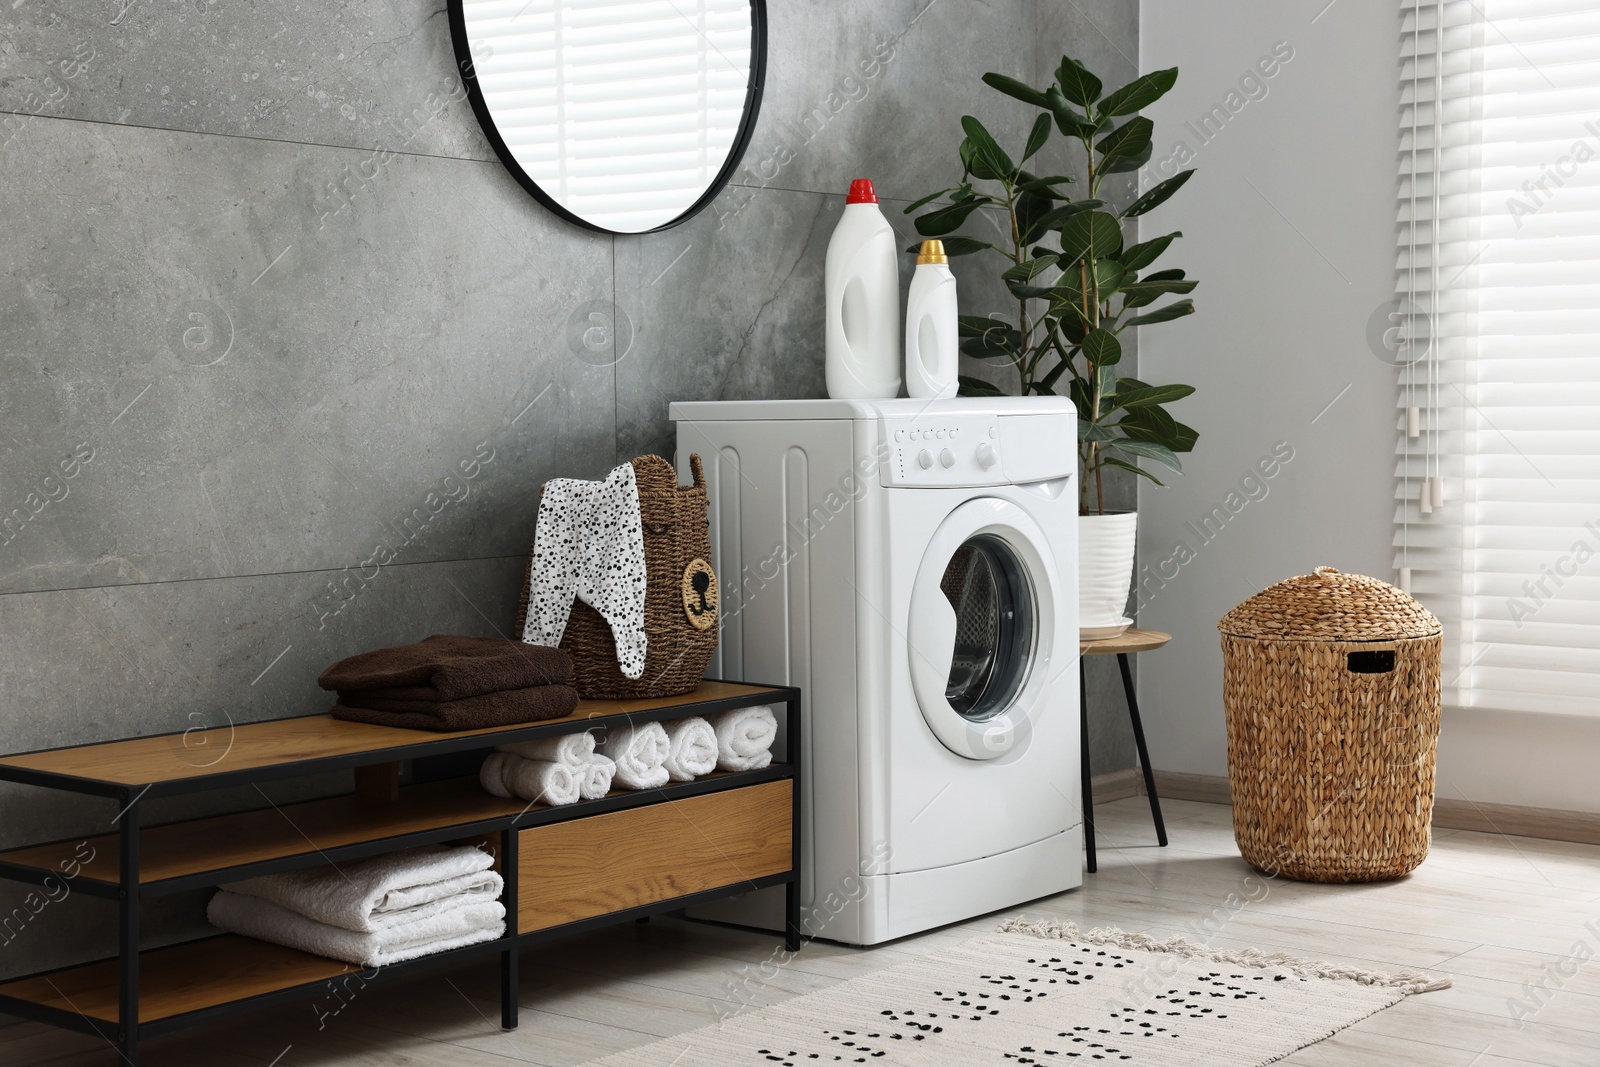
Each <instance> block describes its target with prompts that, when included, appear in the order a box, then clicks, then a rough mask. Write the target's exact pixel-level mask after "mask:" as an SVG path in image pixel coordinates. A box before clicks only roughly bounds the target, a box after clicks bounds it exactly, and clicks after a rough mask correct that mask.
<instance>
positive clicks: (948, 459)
mask: <svg viewBox="0 0 1600 1067" xmlns="http://www.w3.org/2000/svg"><path fill="white" fill-rule="evenodd" d="M955 465H956V454H955V453H954V452H952V451H950V450H949V449H948V448H941V449H939V466H941V467H943V468H945V469H946V470H948V469H950V468H951V467H954V466H955Z"/></svg>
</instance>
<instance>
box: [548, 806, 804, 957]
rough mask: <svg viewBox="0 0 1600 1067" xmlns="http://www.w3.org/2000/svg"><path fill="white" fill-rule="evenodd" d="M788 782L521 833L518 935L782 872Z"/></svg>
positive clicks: (786, 863) (787, 844)
mask: <svg viewBox="0 0 1600 1067" xmlns="http://www.w3.org/2000/svg"><path fill="white" fill-rule="evenodd" d="M793 796H794V783H793V782H792V781H787V780H786V781H781V782H765V783H762V784H761V785H752V786H746V787H744V788H743V789H729V790H727V791H726V792H722V793H709V794H707V795H705V796H698V797H689V798H687V799H685V800H669V801H663V802H662V803H660V804H652V805H650V806H649V807H643V808H632V809H630V810H628V811H613V812H609V813H607V814H605V815H594V816H591V817H590V818H587V819H574V820H572V821H571V822H563V823H554V824H552V825H550V826H538V827H534V828H533V829H531V830H523V831H522V832H521V834H520V837H519V840H518V842H517V849H518V856H519V862H518V865H517V875H518V882H517V887H518V896H519V898H520V899H519V906H518V928H519V930H520V932H522V933H527V932H529V931H531V930H543V929H545V928H547V927H551V926H559V925H561V924H562V923H569V922H576V921H577V920H579V919H588V918H592V917H593V916H596V915H606V914H609V913H611V912H616V911H623V910H625V909H627V908H634V907H638V906H640V905H642V904H653V903H655V902H656V901H661V900H670V899H671V898H673V897H681V896H684V895H686V894H689V893H699V892H701V891H703V890H707V889H719V888H721V887H723V886H730V885H735V884H737V883H739V882H746V881H749V880H750V879H753V878H761V877H764V876H766V875H769V874H782V873H783V872H785V871H787V870H789V868H790V860H791V857H792V851H791V849H792V829H793V822H792V819H793V810H794V809H793V803H792V800H793Z"/></svg>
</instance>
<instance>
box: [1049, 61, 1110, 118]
mask: <svg viewBox="0 0 1600 1067" xmlns="http://www.w3.org/2000/svg"><path fill="white" fill-rule="evenodd" d="M1056 84H1057V85H1059V86H1061V95H1063V96H1065V97H1066V98H1067V99H1068V100H1070V101H1072V102H1073V103H1074V104H1077V105H1078V106H1079V107H1083V108H1087V107H1089V106H1090V105H1092V104H1093V103H1094V102H1095V101H1096V100H1099V99H1100V79H1099V78H1096V77H1095V76H1094V75H1093V74H1090V73H1089V69H1088V68H1087V67H1085V66H1084V65H1083V64H1082V63H1080V62H1078V61H1077V60H1076V59H1068V58H1067V57H1066V56H1062V57H1061V66H1060V67H1058V68H1057V69H1056Z"/></svg>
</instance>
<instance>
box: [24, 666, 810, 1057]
mask: <svg viewBox="0 0 1600 1067" xmlns="http://www.w3.org/2000/svg"><path fill="white" fill-rule="evenodd" d="M763 704H784V705H786V707H787V710H788V714H787V724H786V730H785V733H784V738H785V759H786V762H783V763H774V764H772V765H771V766H770V767H767V768H764V769H762V770H757V771H743V772H737V773H721V772H718V773H714V774H711V775H707V776H705V777H701V778H697V779H695V780H694V781H692V782H683V783H671V784H669V785H667V786H664V787H663V788H661V789H654V790H647V791H642V792H633V791H629V790H620V789H619V790H614V791H612V792H611V793H610V794H609V795H608V796H606V797H604V798H602V799H599V800H592V801H583V802H579V803H577V804H571V805H566V806H562V807H547V806H545V805H542V804H529V803H527V802H525V801H522V800H517V799H515V798H513V799H511V800H502V799H499V798H497V797H493V796H490V795H489V794H488V793H487V792H485V791H484V790H483V789H482V788H481V787H480V786H479V785H478V780H477V765H478V763H481V761H482V758H483V756H484V754H485V750H488V749H492V748H493V747H494V746H496V745H503V744H509V743H512V742H516V741H533V740H536V739H539V738H544V737H551V736H554V735H559V734H565V733H576V732H579V731H583V730H592V729H596V728H605V727H620V726H627V725H631V724H635V723H642V722H653V721H659V720H663V719H677V718H683V717H686V716H690V715H707V714H711V713H714V712H718V711H727V710H731V709H734V708H744V707H755V706H759V705H763ZM800 751H801V748H800V692H799V690H797V689H794V688H791V687H786V686H757V685H744V684H739V683H732V682H715V681H708V682H704V683H702V684H701V685H700V687H699V688H698V689H696V690H695V691H694V692H692V693H688V694H685V695H682V696H677V697H668V698H665V699H659V700H591V701H584V702H583V703H582V704H580V705H579V707H578V709H577V711H576V712H574V713H573V714H572V715H569V716H566V717H564V718H560V719H547V720H545V721H543V722H537V723H525V724H521V725H517V726H509V727H502V728H495V729H487V730H470V731H461V732H457V733H448V734H445V733H438V734H435V733H426V732H422V731H417V730H403V729H395V728H391V727H383V726H371V725H367V724H365V723H354V722H343V721H341V720H338V719H334V718H331V717H329V716H326V715H318V716H312V717H309V718H300V719H282V720H277V721H272V722H261V723H252V724H249V725H245V726H238V727H223V728H220V729H216V730H207V731H191V732H190V733H188V734H166V735H159V736H153V737H140V738H134V739H131V740H127V741H114V742H110V743H107V744H94V745H81V746H78V747H75V748H61V749H50V750H46V751H41V752H30V753H26V754H23V755H17V756H7V757H3V758H0V780H6V781H12V782H20V783H23V784H26V785H34V786H40V787H43V788H47V789H62V790H67V791H70V792H75V793H84V794H88V795H91V796H99V797H105V798H107V799H109V800H110V801H112V802H113V803H114V804H116V805H117V810H116V812H115V815H114V817H113V818H112V820H111V822H112V824H114V825H115V826H116V827H117V829H116V832H114V833H109V834H105V835H102V836H95V837H89V838H87V839H85V838H81V837H79V838H69V839H67V840H64V841H57V842H53V843H50V844H44V845H37V846H33V847H31V848H21V849H13V850H11V851H8V852H0V877H4V878H8V879H12V880H16V881H21V882H26V883H31V884H34V885H41V886H46V885H50V884H51V881H50V880H52V879H54V880H56V881H59V880H60V879H61V877H62V872H64V871H67V870H70V869H71V868H72V867H73V866H77V867H78V868H79V869H78V870H77V872H76V873H75V874H73V875H72V876H71V885H72V887H73V890H74V891H75V892H82V893H84V894H85V895H88V896H95V897H101V898H104V899H108V900H114V901H116V902H117V907H118V915H119V919H120V922H119V937H118V955H117V956H116V957H114V958H111V959H107V960H101V961H98V962H94V963H88V964H81V965H77V966H72V967H65V968H61V969H59V970H55V971H49V972H46V973H43V974H37V975H31V976H28V977H25V978H18V979H13V980H10V981H7V982H4V983H0V1011H4V1012H8V1013H10V1014H13V1015H18V1016H21V1017H23V1018H27V1019H35V1020H38V1021H41V1022H46V1023H51V1024H54V1025H56V1026H61V1027H64V1028H66V1029H69V1030H77V1031H80V1032H84V1033H92V1034H99V1035H100V1036H102V1037H105V1038H106V1039H108V1040H111V1041H114V1042H115V1043H116V1044H117V1045H118V1046H119V1047H120V1049H121V1052H122V1055H123V1057H124V1059H125V1060H126V1061H127V1063H128V1064H129V1065H130V1067H135V1065H136V1064H137V1063H138V1047H139V1040H140V1039H141V1038H144V1037H152V1036H155V1035H158V1034H163V1033H168V1032H172V1031H176V1030H181V1029H185V1028H188V1027H191V1026H196V1025H199V1024H202V1023H206V1022H211V1021H213V1020H216V1019H220V1018H224V1017H227V1016H231V1015H234V1014H237V1013H240V1012H244V1011H249V1010H252V1009H254V1008H258V1007H265V1006H267V1005H270V1004H276V1003H279V1002H282V1001H287V1000H293V999H297V998H303V997H307V996H317V995H321V994H322V993H324V992H326V991H327V990H328V989H330V988H332V987H333V986H332V983H334V982H335V981H337V980H340V979H344V978H345V976H350V975H356V974H360V975H361V976H362V979H363V980H370V979H371V978H373V977H375V972H368V971H363V970H362V968H359V967H355V966H352V965H350V964H346V963H342V962H340V961H337V960H331V959H326V958H324V957H321V956H314V955H311V954H309V953H305V952H300V951H297V950H295V949H290V948H285V947H282V946H279V945H274V944H269V943H267V942H265V941H257V940H254V939H251V938H247V937H240V936H237V935H234V934H221V935H218V936H214V937H207V938H203V939H201V940H198V941H190V942H186V943H183V944H178V945H171V946H167V947H164V948H157V949H151V950H147V951H140V947H139V944H140V941H139V905H140V903H141V902H142V901H144V900H146V899H150V898H153V897H157V896H162V895H164V894H168V893H178V892H183V891H187V890H195V889H203V888H205V887H208V886H215V885H218V884H221V883H224V882H234V881H239V880H241V879H244V878H253V877H256V876H258V875H264V874H272V873H275V872H278V871H286V870H291V869H294V868H299V867H314V866H318V865H321V864H337V863H338V862H339V861H341V860H354V859H359V858H362V857H365V856H373V855H377V854H379V853H384V852H394V851H398V850H400V849H405V848H414V847H416V846H419V845H429V844H436V843H440V842H446V841H468V840H471V841H477V842H480V843H484V844H487V845H489V846H490V848H491V850H492V851H493V852H494V853H495V859H496V869H497V870H499V872H500V874H501V876H502V877H503V878H504V879H505V892H504V895H503V897H502V899H503V900H504V901H505V903H506V932H505V935H504V936H503V937H502V938H500V939H498V940H495V941H489V942H485V943H482V944H478V945H469V946H467V947H465V948H459V949H452V950H449V951H446V952H441V953H437V954H435V955H432V956H426V957H423V958H421V959H417V960H411V961H408V962H405V963H399V964H392V965H390V966H387V967H383V968H381V970H382V972H383V973H385V974H397V975H398V974H406V973H410V972H413V971H416V970H421V969H423V968H427V967H433V966H439V965H443V964H448V963H456V962H460V961H462V960H465V959H471V958H476V957H488V956H492V955H498V956H499V957H500V977H501V981H500V998H501V1024H502V1025H503V1026H504V1027H505V1028H506V1029H512V1028H514V1027H515V1026H516V1025H517V950H518V949H519V948H522V947H526V946H529V945H533V944H538V943H540V942H543V941H547V940H550V939H553V938H557V937H561V936H564V935H566V934H570V933H576V932H579V931H583V930H588V929H591V928H594V927H597V926H603V925H606V924H610V923H616V922H623V921H626V920H630V919H638V918H643V917H645V916H648V915H652V914H655V913H657V912H664V911H671V910H674V909H677V908H682V907H686V906H689V905H693V904H698V903H701V902H703V901H706V900H712V899H715V898H717V897H721V896H727V895H730V894H733V893H740V892H744V891H746V890H750V889H762V888H766V887H768V886H776V885H783V886H785V887H786V900H787V924H788V929H787V933H786V937H785V943H786V944H787V946H788V948H789V949H790V950H794V949H797V948H798V947H799V943H800V924H799V892H798V887H799V881H798V879H799V867H800V833H799V819H800V791H799V779H798V771H799V753H800ZM213 754H215V755H213ZM402 760H410V761H412V765H413V775H412V784H409V785H406V786H404V787H402V786H401V785H400V784H399V783H400V763H401V761H402ZM347 768H348V769H353V770H354V771H355V782H356V791H355V792H354V793H352V794H349V795H346V796H338V797H332V798H327V799H322V800H312V801H306V802H303V803H298V804H286V805H283V806H282V807H278V806H276V805H273V806H271V807H268V808H265V809H262V810H257V811H245V812H238V813H235V814H229V815H217V816H211V817H208V818H200V819H190V820H185V821H182V822H175V823H168V824H165V825H157V826H149V827H144V826H142V825H141V820H140V810H141V807H142V806H143V805H144V804H145V803H146V802H147V801H149V800H151V799H153V798H156V797H164V796H173V795H176V794H180V793H195V792H201V791H204V790H210V789H221V788H225V787H229V786H239V785H253V784H259V783H262V782H267V781H271V780H275V779H283V778H290V777H296V776H299V775H305V774H312V773H316V772H321V771H331V770H340V769H347ZM264 795H265V794H263V796H264ZM269 804H270V801H269ZM91 849H92V852H91V851H89V850H91ZM86 854H87V855H89V857H90V858H88V859H85V858H84V857H85V855H86Z"/></svg>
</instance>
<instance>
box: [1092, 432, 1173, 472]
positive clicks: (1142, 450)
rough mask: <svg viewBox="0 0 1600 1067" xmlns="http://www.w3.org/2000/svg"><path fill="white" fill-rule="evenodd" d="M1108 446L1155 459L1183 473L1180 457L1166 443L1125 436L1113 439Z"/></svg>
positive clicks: (1132, 454)
mask: <svg viewBox="0 0 1600 1067" xmlns="http://www.w3.org/2000/svg"><path fill="white" fill-rule="evenodd" d="M1106 447H1107V448H1114V449H1116V450H1117V451H1118V452H1125V453H1127V454H1128V455H1130V456H1138V457H1140V458H1141V459H1153V460H1155V461H1156V462H1157V463H1160V464H1161V465H1162V466H1164V467H1167V468H1168V469H1170V470H1175V471H1177V472H1178V473H1179V474H1182V473H1183V464H1182V463H1180V462H1178V457H1177V456H1175V455H1173V454H1172V449H1170V448H1168V447H1167V446H1166V445H1158V444H1156V443H1155V442H1154V441H1135V440H1132V439H1130V438H1126V437H1124V438H1120V439H1118V440H1116V441H1113V442H1112V443H1111V444H1109V445H1107V446H1106Z"/></svg>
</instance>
